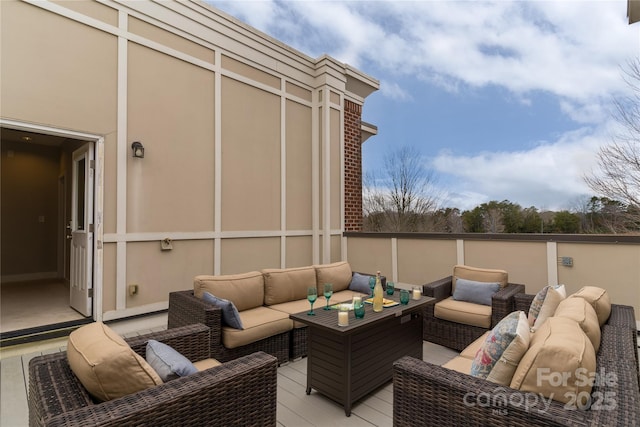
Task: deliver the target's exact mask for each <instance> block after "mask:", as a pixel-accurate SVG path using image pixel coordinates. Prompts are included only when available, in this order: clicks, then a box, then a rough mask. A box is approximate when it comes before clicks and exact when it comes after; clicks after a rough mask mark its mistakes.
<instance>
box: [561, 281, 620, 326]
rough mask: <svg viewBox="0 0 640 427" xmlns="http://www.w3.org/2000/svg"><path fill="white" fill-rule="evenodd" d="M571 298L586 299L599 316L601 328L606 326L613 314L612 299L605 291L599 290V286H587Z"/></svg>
mask: <svg viewBox="0 0 640 427" xmlns="http://www.w3.org/2000/svg"><path fill="white" fill-rule="evenodd" d="M570 298H584V299H585V300H586V301H587V302H588V303H589V304H591V306H592V307H593V309H594V310H595V311H596V314H597V315H598V323H600V326H602V325H604V324H605V323H606V321H607V319H609V315H610V314H611V299H610V298H609V293H608V292H607V291H606V290H605V289H602V288H598V287H597V286H585V287H583V288H582V289H580V290H579V291H578V292H576V293H575V294H573V295H571V296H570Z"/></svg>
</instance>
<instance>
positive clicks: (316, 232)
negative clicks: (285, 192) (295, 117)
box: [311, 89, 320, 264]
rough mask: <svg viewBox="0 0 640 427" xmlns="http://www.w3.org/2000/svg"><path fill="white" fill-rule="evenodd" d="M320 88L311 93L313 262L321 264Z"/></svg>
mask: <svg viewBox="0 0 640 427" xmlns="http://www.w3.org/2000/svg"><path fill="white" fill-rule="evenodd" d="M319 94H320V90H319V89H318V90H314V91H313V92H312V93H311V100H312V103H313V105H312V107H311V229H312V239H311V240H312V242H311V245H312V249H311V258H312V263H313V264H320V164H319V162H320V153H319V150H320V135H319V134H320V123H319V117H318V116H319V114H318V112H319V110H320V108H319V101H318V96H319Z"/></svg>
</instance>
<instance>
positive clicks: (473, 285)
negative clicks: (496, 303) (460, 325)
mask: <svg viewBox="0 0 640 427" xmlns="http://www.w3.org/2000/svg"><path fill="white" fill-rule="evenodd" d="M499 289H500V283H490V282H476V281H474V280H467V279H457V280H456V289H455V290H454V291H453V299H454V300H457V301H467V302H472V303H475V304H482V305H491V297H492V296H493V294H495V293H496V292H498V290H499Z"/></svg>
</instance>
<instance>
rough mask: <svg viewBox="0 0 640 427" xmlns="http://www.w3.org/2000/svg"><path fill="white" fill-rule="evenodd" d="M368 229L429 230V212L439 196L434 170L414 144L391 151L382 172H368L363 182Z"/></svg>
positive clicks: (433, 207)
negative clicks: (425, 164) (428, 165)
mask: <svg viewBox="0 0 640 427" xmlns="http://www.w3.org/2000/svg"><path fill="white" fill-rule="evenodd" d="M363 184H364V185H363V209H364V214H365V216H366V217H367V221H365V229H369V230H371V231H393V232H399V231H428V230H425V228H430V227H429V225H428V224H430V223H431V221H427V216H428V214H429V213H430V212H432V211H434V210H435V209H436V205H437V201H438V196H437V191H436V188H435V178H434V174H433V172H432V171H430V170H428V169H426V168H425V167H424V164H423V160H422V156H421V155H420V153H419V152H418V151H417V150H416V149H415V148H412V147H401V148H399V149H398V150H397V151H394V152H392V153H390V154H389V155H388V156H387V158H386V161H385V167H384V169H383V170H382V171H381V173H368V174H367V175H366V176H365V177H364V182H363Z"/></svg>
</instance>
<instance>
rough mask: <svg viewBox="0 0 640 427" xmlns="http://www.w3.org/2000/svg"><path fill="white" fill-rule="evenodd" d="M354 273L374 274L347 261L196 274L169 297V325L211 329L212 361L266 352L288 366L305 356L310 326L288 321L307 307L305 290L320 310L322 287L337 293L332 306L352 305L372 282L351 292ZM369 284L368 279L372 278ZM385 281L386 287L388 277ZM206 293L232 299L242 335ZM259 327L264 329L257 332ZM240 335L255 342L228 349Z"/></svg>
mask: <svg viewBox="0 0 640 427" xmlns="http://www.w3.org/2000/svg"><path fill="white" fill-rule="evenodd" d="M356 274H358V275H360V276H361V277H360V279H362V276H370V274H365V273H357V272H353V271H352V270H351V266H350V265H349V263H348V262H335V263H331V264H322V265H314V266H306V267H295V268H286V269H265V270H262V271H261V272H258V271H254V272H248V273H242V274H235V275H225V276H207V275H202V276H196V277H195V278H194V289H193V290H186V291H175V292H171V293H170V294H169V313H168V327H169V328H175V327H179V326H184V325H190V324H194V323H202V324H204V325H206V326H208V327H209V328H210V329H211V357H213V358H215V359H217V360H219V361H227V360H232V359H235V358H237V357H240V356H242V355H245V354H251V353H253V352H255V351H264V352H266V353H268V354H271V355H273V356H276V357H277V358H278V362H279V363H285V362H287V361H289V360H294V359H297V358H299V357H303V356H306V354H307V327H306V325H304V324H301V323H299V322H294V321H293V320H291V319H289V315H290V314H293V313H299V312H302V311H305V310H308V309H309V302H308V301H307V297H306V292H307V288H308V287H310V286H315V287H317V289H318V301H317V302H316V305H315V307H316V308H318V309H321V307H322V305H323V304H324V303H325V299H324V297H323V296H322V294H323V285H324V283H332V284H333V288H334V293H333V296H332V297H331V299H330V301H329V302H330V304H334V303H338V302H343V301H349V300H351V298H352V297H353V296H354V295H361V294H362V293H366V292H368V291H367V289H368V284H365V285H364V288H360V289H361V291H356V290H352V281H353V280H352V279H353V277H355V275H356ZM366 280H367V281H368V277H366ZM382 282H383V286H384V285H385V284H386V279H385V278H384V277H382ZM203 290H208V292H210V293H211V294H214V295H215V296H217V297H220V298H224V299H226V300H230V301H232V302H233V303H234V305H235V306H236V307H237V309H238V311H239V316H240V318H241V319H242V323H243V324H244V326H245V330H242V331H238V330H237V329H233V328H230V327H229V326H226V325H225V324H224V322H223V318H222V316H223V314H222V310H221V309H220V308H219V307H218V306H216V305H214V304H211V303H209V302H207V301H205V300H204V299H203V298H202V297H201V296H202V294H203ZM365 291H366V292H365ZM248 300H250V301H248ZM276 322H277V324H278V328H279V329H277V330H276V327H273V326H272V327H271V328H267V327H266V326H267V325H266V324H267V323H271V324H275V323H276ZM261 323H264V325H263V324H261ZM247 325H249V327H247ZM283 325H284V326H283ZM258 328H261V329H262V331H256V329H258ZM241 334H246V335H249V336H250V337H252V338H251V339H249V340H247V339H245V340H244V342H241V344H240V345H238V344H237V341H239V340H236V343H235V344H234V345H230V341H232V340H233V339H234V335H241ZM256 337H257V338H256ZM240 339H242V338H240Z"/></svg>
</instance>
